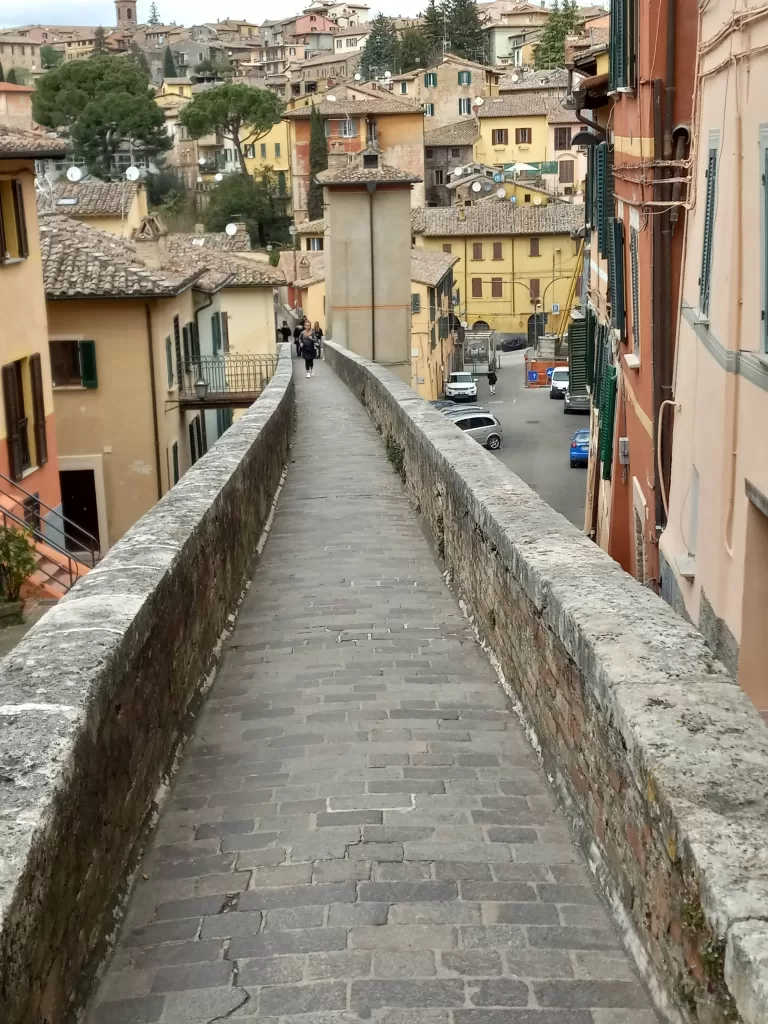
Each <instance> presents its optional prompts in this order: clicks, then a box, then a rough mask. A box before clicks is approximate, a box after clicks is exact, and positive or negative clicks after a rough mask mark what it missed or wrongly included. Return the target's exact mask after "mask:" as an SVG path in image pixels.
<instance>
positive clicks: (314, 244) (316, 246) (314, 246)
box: [307, 238, 323, 252]
mask: <svg viewBox="0 0 768 1024" xmlns="http://www.w3.org/2000/svg"><path fill="white" fill-rule="evenodd" d="M307 248H308V249H309V251H310V252H322V251H323V239H322V238H308V239H307Z"/></svg>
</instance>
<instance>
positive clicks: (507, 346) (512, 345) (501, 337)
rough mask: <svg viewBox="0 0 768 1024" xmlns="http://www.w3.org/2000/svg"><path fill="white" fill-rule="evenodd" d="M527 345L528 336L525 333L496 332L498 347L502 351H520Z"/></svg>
mask: <svg viewBox="0 0 768 1024" xmlns="http://www.w3.org/2000/svg"><path fill="white" fill-rule="evenodd" d="M527 345H528V338H527V336H526V335H525V334H499V333H497V334H496V348H500V349H501V351H502V352H518V351H519V350H520V349H521V348H526V347H527Z"/></svg>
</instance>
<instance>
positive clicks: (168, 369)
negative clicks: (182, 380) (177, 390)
mask: <svg viewBox="0 0 768 1024" xmlns="http://www.w3.org/2000/svg"><path fill="white" fill-rule="evenodd" d="M165 373H166V376H167V378H168V387H169V388H172V387H173V353H172V350H171V339H170V337H168V338H166V339H165Z"/></svg>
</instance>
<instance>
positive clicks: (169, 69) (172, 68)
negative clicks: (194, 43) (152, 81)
mask: <svg viewBox="0 0 768 1024" xmlns="http://www.w3.org/2000/svg"><path fill="white" fill-rule="evenodd" d="M178 77H179V76H178V74H177V72H176V65H175V64H174V62H173V51H172V50H171V48H170V46H166V48H165V54H164V55H163V78H178Z"/></svg>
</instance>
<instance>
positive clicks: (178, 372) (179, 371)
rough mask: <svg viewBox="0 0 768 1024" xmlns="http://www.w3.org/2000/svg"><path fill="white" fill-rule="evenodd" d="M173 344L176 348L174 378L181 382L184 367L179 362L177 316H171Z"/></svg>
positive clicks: (179, 349)
mask: <svg viewBox="0 0 768 1024" xmlns="http://www.w3.org/2000/svg"><path fill="white" fill-rule="evenodd" d="M173 344H174V347H175V349H176V380H177V381H178V382H179V384H181V378H182V375H183V373H184V367H183V366H182V363H181V328H180V326H179V318H178V316H175V317H174V318H173Z"/></svg>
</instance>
